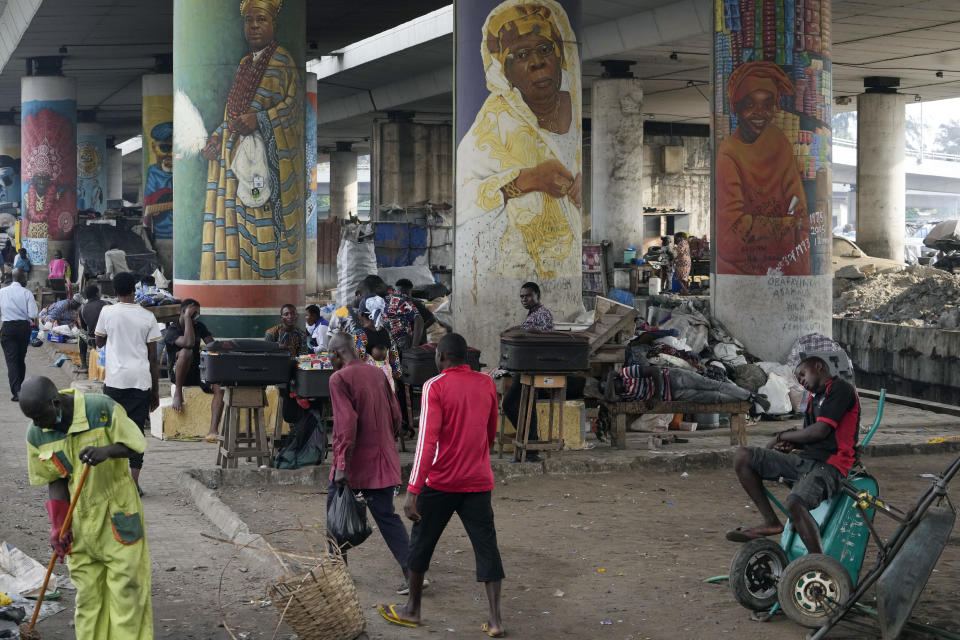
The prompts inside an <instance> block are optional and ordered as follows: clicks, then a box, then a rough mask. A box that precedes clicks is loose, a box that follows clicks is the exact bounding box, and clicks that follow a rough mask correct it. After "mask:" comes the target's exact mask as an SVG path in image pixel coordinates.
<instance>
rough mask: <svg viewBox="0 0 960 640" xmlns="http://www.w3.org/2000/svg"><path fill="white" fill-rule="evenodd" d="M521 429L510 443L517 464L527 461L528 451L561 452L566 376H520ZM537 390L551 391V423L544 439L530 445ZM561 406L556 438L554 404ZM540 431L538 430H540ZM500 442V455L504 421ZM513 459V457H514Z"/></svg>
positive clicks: (522, 374) (501, 426) (501, 423)
mask: <svg viewBox="0 0 960 640" xmlns="http://www.w3.org/2000/svg"><path fill="white" fill-rule="evenodd" d="M519 376H520V425H519V426H518V427H517V435H516V437H515V438H514V440H513V446H514V452H516V451H519V452H520V462H523V461H525V460H526V458H527V451H562V450H563V437H562V436H563V432H562V429H563V426H562V425H563V405H564V404H565V403H566V400H567V376H566V374H553V373H538V374H528V373H520V374H519ZM537 389H548V390H549V391H550V421H549V423H548V425H549V426H548V427H547V439H546V440H544V439H543V438H542V433H541V434H539V435H540V436H541V439H540V440H534V441H532V442H531V441H530V422H531V421H532V418H533V412H534V411H536V410H537ZM558 402H559V404H560V425H561V426H560V427H559V428H558V429H557V437H554V435H553V412H554V407H555V405H556V403H558ZM542 428H543V427H542V426H541V427H540V429H542ZM500 429H501V431H500V441H501V451H500V454H501V455H503V445H502V442H503V418H502V417H501V419H500ZM514 455H516V453H514Z"/></svg>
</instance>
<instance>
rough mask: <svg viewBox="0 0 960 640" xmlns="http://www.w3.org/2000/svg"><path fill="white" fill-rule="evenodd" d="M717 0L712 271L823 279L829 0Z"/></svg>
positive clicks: (825, 262) (828, 142)
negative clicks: (714, 265)
mask: <svg viewBox="0 0 960 640" xmlns="http://www.w3.org/2000/svg"><path fill="white" fill-rule="evenodd" d="M715 2H716V9H717V12H716V16H717V20H716V34H715V37H716V44H715V52H716V77H715V79H714V80H715V86H716V87H717V88H718V90H717V92H716V95H715V96H714V119H715V122H716V127H715V131H716V136H717V146H716V148H717V158H716V208H717V216H716V234H717V272H718V273H726V274H736V275H766V274H769V273H774V274H783V275H795V276H802V275H819V274H821V273H826V272H827V271H826V270H827V269H830V268H831V265H830V261H829V260H828V259H826V256H828V255H829V253H828V252H829V243H827V242H825V241H824V238H828V237H829V236H828V234H827V232H826V229H825V228H824V222H823V221H824V219H826V220H829V219H830V209H829V208H830V202H829V198H827V199H826V201H821V199H818V197H817V196H818V194H821V193H830V189H831V185H830V184H829V180H830V177H829V170H828V168H829V164H830V145H831V133H830V124H829V123H830V99H831V92H832V88H831V87H832V74H831V63H830V59H829V46H830V37H829V21H830V16H829V0H795V2H790V3H787V4H784V3H782V2H781V3H775V2H772V1H768V2H763V1H762V0H715ZM821 10H823V13H821ZM811 209H812V210H814V211H815V213H811Z"/></svg>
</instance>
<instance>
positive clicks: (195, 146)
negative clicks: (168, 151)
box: [173, 89, 207, 156]
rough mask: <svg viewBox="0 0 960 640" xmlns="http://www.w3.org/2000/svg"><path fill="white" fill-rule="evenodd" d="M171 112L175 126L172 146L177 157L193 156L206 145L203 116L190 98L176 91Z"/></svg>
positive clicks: (205, 129)
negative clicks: (172, 112) (173, 115)
mask: <svg viewBox="0 0 960 640" xmlns="http://www.w3.org/2000/svg"><path fill="white" fill-rule="evenodd" d="M173 111H174V113H175V114H176V116H175V120H176V123H177V126H176V127H174V129H173V146H174V151H175V152H176V154H177V155H178V156H194V155H197V154H198V153H200V152H201V151H203V147H204V145H206V144H207V128H206V127H205V126H204V124H203V116H201V115H200V111H199V110H198V109H197V107H196V105H194V104H193V101H192V100H190V96H188V95H187V94H185V93H184V92H183V91H180V90H179V89H178V90H177V93H176V94H175V95H174V97H173Z"/></svg>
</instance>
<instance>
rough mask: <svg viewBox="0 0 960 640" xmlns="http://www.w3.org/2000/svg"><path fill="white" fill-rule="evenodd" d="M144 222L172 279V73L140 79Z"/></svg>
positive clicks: (163, 266) (161, 265)
mask: <svg viewBox="0 0 960 640" xmlns="http://www.w3.org/2000/svg"><path fill="white" fill-rule="evenodd" d="M141 91H142V93H143V102H142V108H141V122H142V124H143V130H142V132H141V135H142V136H143V145H142V146H141V147H140V149H141V152H142V153H143V163H142V165H143V178H142V179H143V220H144V223H145V224H146V226H147V228H148V229H150V230H151V231H152V232H153V245H154V248H155V249H156V251H157V258H158V260H159V261H160V268H161V269H162V270H163V275H165V276H166V277H167V278H170V277H172V276H173V74H172V73H152V74H147V75H145V76H143V78H141Z"/></svg>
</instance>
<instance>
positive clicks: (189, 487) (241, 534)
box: [177, 470, 283, 577]
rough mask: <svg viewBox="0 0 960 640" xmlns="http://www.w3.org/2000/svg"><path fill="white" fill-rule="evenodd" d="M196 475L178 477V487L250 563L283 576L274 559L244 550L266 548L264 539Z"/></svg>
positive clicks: (258, 552)
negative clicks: (252, 547)
mask: <svg viewBox="0 0 960 640" xmlns="http://www.w3.org/2000/svg"><path fill="white" fill-rule="evenodd" d="M204 471H207V470H204ZM195 474H196V470H188V471H184V472H182V473H180V474H179V475H178V476H177V484H179V485H180V487H181V488H182V489H183V490H184V491H185V492H186V493H187V494H188V495H189V496H190V498H191V499H192V500H193V504H194V505H196V507H197V509H199V510H200V513H202V514H203V515H204V517H206V518H207V520H209V521H210V522H211V523H212V524H213V525H214V526H215V527H216V528H217V529H219V530H220V531H221V532H222V533H223V535H224V537H226V538H227V539H228V540H230V541H231V542H233V543H235V544H236V545H238V546H237V549H238V551H239V552H240V554H241V555H242V556H243V557H244V558H245V560H246V562H247V563H249V564H251V565H254V566H256V567H257V568H258V569H259V570H261V571H263V572H264V573H265V574H266V575H268V576H273V577H279V576H281V575H282V573H283V572H282V569H281V568H280V567H279V566H278V564H277V563H276V562H275V561H274V558H273V556H269V555H267V554H265V553H264V552H262V551H255V550H253V549H250V548H245V547H244V545H248V544H249V545H251V546H263V543H265V540H264V539H263V536H260V535H258V534H254V533H250V528H249V527H247V524H246V523H245V522H244V521H243V520H241V519H240V516H238V515H237V513H236V512H235V511H234V510H233V509H231V508H230V507H228V506H227V505H226V504H225V503H224V502H223V501H222V500H220V498H219V497H217V494H216V492H215V491H214V489H213V488H210V487H208V486H206V485H205V484H204V483H202V482H201V481H200V480H198V479H197V478H196V477H195Z"/></svg>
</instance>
